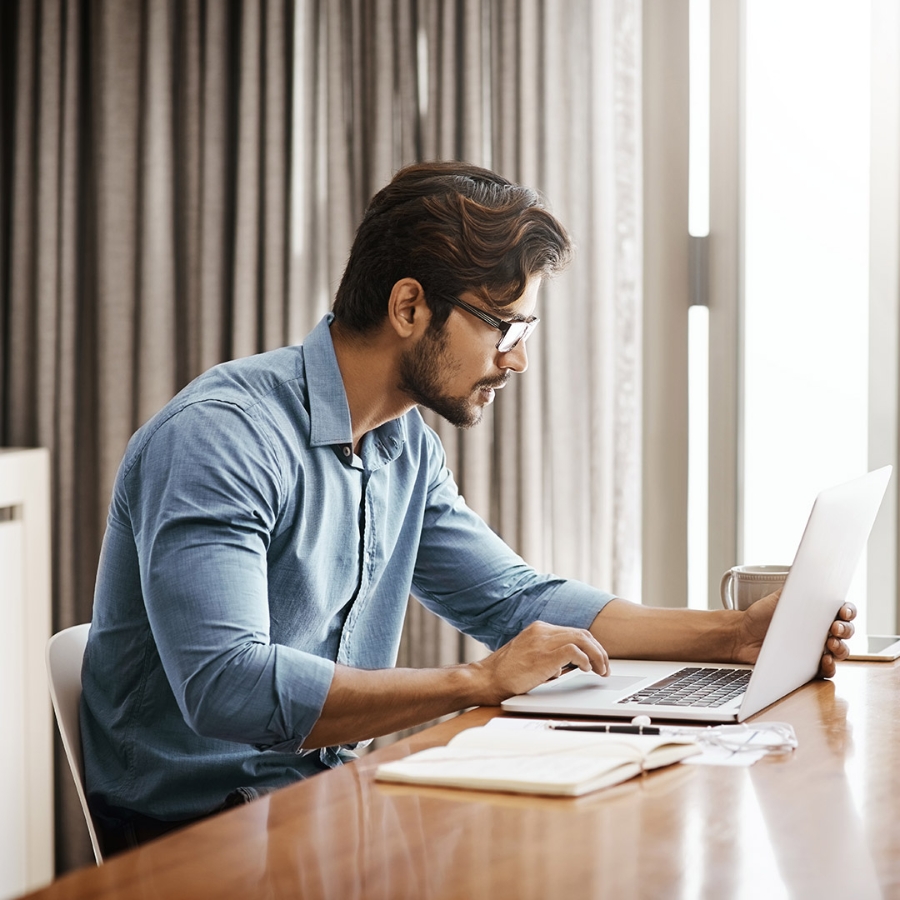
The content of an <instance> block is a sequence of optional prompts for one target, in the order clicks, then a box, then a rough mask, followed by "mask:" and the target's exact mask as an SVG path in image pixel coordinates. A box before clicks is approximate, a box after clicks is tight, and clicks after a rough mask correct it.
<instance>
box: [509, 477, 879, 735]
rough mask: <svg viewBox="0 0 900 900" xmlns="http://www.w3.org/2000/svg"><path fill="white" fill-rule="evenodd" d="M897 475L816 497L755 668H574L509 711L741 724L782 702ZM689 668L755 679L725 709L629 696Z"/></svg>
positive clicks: (630, 662)
mask: <svg viewBox="0 0 900 900" xmlns="http://www.w3.org/2000/svg"><path fill="white" fill-rule="evenodd" d="M890 476H891V467H890V466H885V467H884V468H881V469H876V470H875V471H874V472H870V473H869V474H868V475H864V476H863V477H862V478H857V479H855V480H853V481H849V482H847V483H845V484H840V485H838V486H836V487H833V488H829V489H828V490H825V491H822V493H821V494H819V496H818V497H817V498H816V501H815V503H814V504H813V508H812V512H811V513H810V516H809V521H808V522H807V524H806V529H805V531H804V532H803V538H802V539H801V541H800V546H799V547H798V549H797V554H796V556H795V557H794V562H793V564H792V566H791V571H790V574H789V575H788V578H787V581H786V582H785V585H784V590H783V591H782V594H781V599H780V600H779V602H778V606H777V607H776V609H775V614H774V615H773V617H772V622H771V624H770V625H769V630H768V632H767V634H766V638H765V641H764V642H763V645H762V647H761V649H760V653H759V657H758V659H757V661H756V665H755V666H741V665H728V664H722V663H683V662H652V661H647V660H636V659H616V660H612V661H611V664H610V672H611V674H610V675H609V676H607V677H604V678H601V677H600V676H599V675H595V674H593V673H590V674H586V673H584V672H581V671H579V670H575V671H573V672H569V673H567V674H565V675H563V676H562V677H560V678H557V679H555V680H554V681H549V682H547V683H546V684H542V685H539V686H538V687H536V688H534V689H533V690H531V691H529V692H528V693H527V694H521V695H519V696H517V697H510V698H509V699H508V700H505V701H504V702H503V703H502V707H503V709H504V710H506V711H507V712H515V713H532V714H539V715H543V716H599V717H603V718H616V717H624V718H632V717H633V716H635V715H639V714H643V715H648V716H650V717H651V718H653V719H674V720H678V721H698V722H742V721H744V719H746V718H748V717H749V716H752V715H753V714H754V713H757V712H759V711H760V710H761V709H764V708H765V707H767V706H769V705H770V704H772V703H774V702H775V701H776V700H780V699H781V698H782V697H784V696H785V695H786V694H789V693H790V692H791V691H793V690H796V689H797V688H798V687H800V686H801V685H803V684H806V682H808V681H809V680H810V679H811V678H813V677H815V675H816V672H817V671H818V668H819V661H820V659H821V656H822V651H823V645H824V643H825V637H826V635H827V633H828V629H829V628H830V626H831V623H832V621H833V620H834V618H835V616H836V615H837V612H838V610H839V609H840V607H841V605H842V604H843V603H844V600H845V599H846V597H847V592H848V591H849V589H850V583H851V581H852V580H853V575H854V573H855V571H856V567H857V564H858V562H859V559H860V557H861V556H862V552H863V550H864V548H865V546H866V542H867V541H868V539H869V533H870V532H871V530H872V526H873V524H874V523H875V516H876V515H877V514H878V509H879V507H880V506H881V501H882V498H883V497H884V492H885V490H886V489H887V484H888V481H889V479H890ZM686 667H688V668H715V669H744V670H750V675H749V681H748V682H747V684H746V686H745V687H744V688H742V689H741V690H742V692H741V693H738V694H737V695H736V696H734V697H733V698H731V699H728V700H726V701H725V702H722V704H721V705H719V706H711V705H704V706H695V705H691V701H688V702H686V703H684V702H683V705H672V703H671V702H667V703H665V704H659V705H657V704H654V703H652V702H639V701H637V700H634V699H628V698H631V697H632V695H634V694H635V693H639V692H641V691H643V690H644V689H646V688H647V687H648V686H650V685H653V684H654V683H655V682H657V681H659V680H661V679H662V680H666V679H668V678H669V677H670V676H671V675H672V673H674V672H676V671H678V670H681V669H683V668H686ZM623 701H624V702H623ZM679 702H682V701H679ZM717 702H718V701H717Z"/></svg>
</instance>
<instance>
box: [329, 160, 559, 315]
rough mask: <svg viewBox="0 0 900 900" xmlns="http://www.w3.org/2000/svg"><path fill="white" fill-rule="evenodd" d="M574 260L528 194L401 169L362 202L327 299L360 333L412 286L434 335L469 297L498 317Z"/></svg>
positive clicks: (453, 168)
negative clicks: (397, 292)
mask: <svg viewBox="0 0 900 900" xmlns="http://www.w3.org/2000/svg"><path fill="white" fill-rule="evenodd" d="M571 255H572V247H571V243H570V241H569V236H568V235H567V234H566V231H565V229H564V228H563V226H562V225H561V224H560V223H559V222H558V221H557V220H556V218H554V216H552V215H551V214H550V212H549V211H548V210H547V209H546V207H545V206H544V205H543V203H542V201H541V198H540V196H539V195H538V193H537V192H536V191H533V190H531V189H530V188H526V187H522V186H520V185H517V184H513V183H512V182H510V181H507V180H506V179H505V178H503V177H501V176H500V175H497V174H496V173H495V172H491V171H490V170H488V169H482V168H480V167H478V166H472V165H469V164H468V163H461V162H428V163H418V164H416V165H412V166H407V167H406V168H404V169H401V170H400V171H399V172H398V173H397V174H396V175H395V176H394V178H393V180H392V181H391V183H390V184H388V185H387V187H385V188H383V189H382V190H380V191H379V192H378V193H377V194H376V195H375V196H374V197H373V198H372V200H371V201H370V203H369V206H368V208H367V209H366V214H365V216H364V217H363V220H362V223H361V224H360V226H359V228H358V230H357V232H356V238H355V239H354V241H353V247H352V248H351V250H350V258H349V260H348V262H347V268H346V269H345V270H344V276H343V278H342V279H341V284H340V287H339V288H338V291H337V295H336V297H335V301H334V315H335V319H336V320H337V321H338V322H339V323H340V324H341V325H344V326H346V327H347V328H348V329H351V330H353V331H358V332H366V331H370V330H371V329H373V328H376V327H377V326H378V325H379V324H380V323H381V322H382V321H383V319H384V317H385V315H386V314H387V303H388V298H389V297H390V293H391V289H392V288H393V286H394V285H395V284H396V283H397V282H398V281H400V280H401V279H403V278H415V279H416V280H417V281H418V282H419V283H420V284H421V285H422V288H423V290H424V292H425V299H426V300H427V302H428V305H429V308H430V309H431V313H432V328H435V329H439V328H441V327H442V326H443V324H444V322H445V321H446V320H447V316H448V315H449V314H450V310H451V309H452V307H451V305H450V304H449V303H447V302H446V300H445V299H444V298H446V297H452V298H456V297H459V296H460V295H461V294H463V293H465V292H467V291H469V292H472V293H474V294H475V295H476V296H478V297H480V298H481V299H482V300H483V301H484V303H485V304H486V305H487V306H488V307H489V308H490V307H493V308H494V309H495V310H497V311H498V312H500V311H502V310H503V308H504V307H506V306H509V305H510V304H511V303H514V302H515V301H516V300H517V299H518V298H519V297H520V296H521V295H522V293H523V292H524V290H525V287H526V283H527V282H528V279H529V278H531V277H533V276H536V275H537V276H542V277H545V276H549V275H553V274H555V273H556V272H558V271H560V270H561V269H562V268H564V267H565V265H566V264H567V263H568V261H569V259H570V258H571Z"/></svg>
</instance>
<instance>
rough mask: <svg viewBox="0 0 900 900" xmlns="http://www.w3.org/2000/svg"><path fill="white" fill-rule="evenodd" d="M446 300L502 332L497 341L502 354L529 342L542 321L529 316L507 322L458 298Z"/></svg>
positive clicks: (447, 298)
mask: <svg viewBox="0 0 900 900" xmlns="http://www.w3.org/2000/svg"><path fill="white" fill-rule="evenodd" d="M444 299H445V300H446V301H447V302H448V303H450V304H452V305H453V306H458V307H459V308H460V309H464V310H465V311H466V312H467V313H471V315H473V316H475V317H476V318H478V319H481V321H482V322H486V323H487V324H488V325H490V326H491V328H496V329H497V331H499V332H500V340H499V341H497V349H498V350H499V351H500V352H501V353H509V351H510V350H514V349H515V348H516V347H517V346H518V344H519V343H520V342H521V341H527V340H528V336H529V335H530V334H531V332H532V331H534V328H535V326H536V325H537V323H538V322H540V321H541V320H540V319H539V318H538V317H537V316H529V317H528V318H527V319H519V320H516V321H513V322H507V321H506V319H498V318H497V317H496V316H492V315H491V314H490V313H487V312H485V311H484V310H483V309H479V308H478V307H477V306H472V305H471V304H469V303H466V301H465V300H460V299H459V298H458V297H444Z"/></svg>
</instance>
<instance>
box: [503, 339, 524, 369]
mask: <svg viewBox="0 0 900 900" xmlns="http://www.w3.org/2000/svg"><path fill="white" fill-rule="evenodd" d="M501 357H502V359H501V360H500V368H501V369H512V371H513V372H520V373H521V372H524V371H525V370H526V369H527V368H528V351H527V350H526V349H525V341H519V343H518V344H516V346H515V347H513V348H512V350H507V351H506V352H505V353H501Z"/></svg>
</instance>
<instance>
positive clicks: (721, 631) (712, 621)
mask: <svg viewBox="0 0 900 900" xmlns="http://www.w3.org/2000/svg"><path fill="white" fill-rule="evenodd" d="M739 617H740V613H734V612H732V611H731V610H693V609H661V608H659V607H649V606H640V605H638V604H636V603H629V602H628V601H626V600H610V602H609V603H607V605H606V606H604V607H603V609H602V610H601V611H600V612H599V613H598V614H597V617H596V618H595V619H594V621H593V623H592V624H591V628H590V630H591V633H592V634H593V635H594V637H595V638H597V640H598V641H600V643H601V644H603V646H604V648H605V649H606V652H607V653H608V654H609V655H610V657H614V658H619V659H629V658H635V659H672V660H682V661H692V660H708V661H710V662H733V661H734V659H735V642H736V627H737V621H738V619H739Z"/></svg>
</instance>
